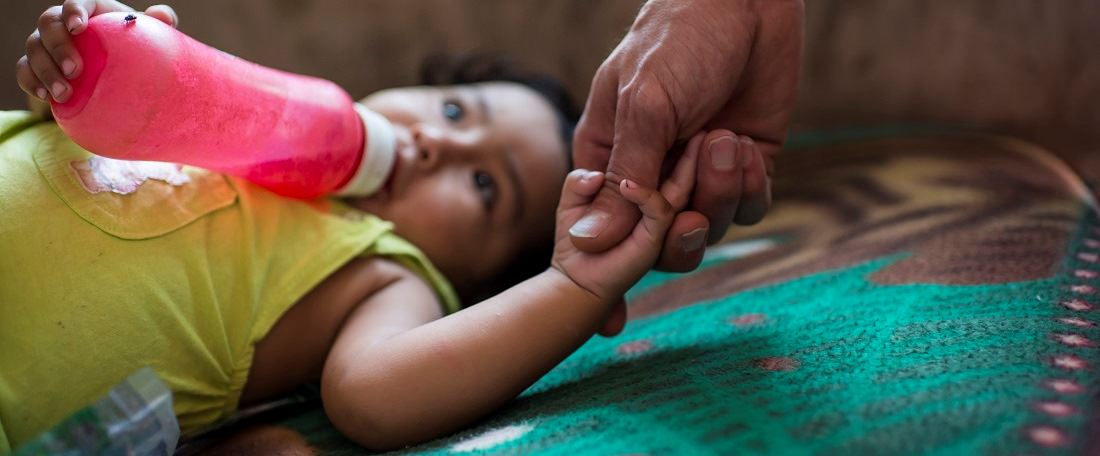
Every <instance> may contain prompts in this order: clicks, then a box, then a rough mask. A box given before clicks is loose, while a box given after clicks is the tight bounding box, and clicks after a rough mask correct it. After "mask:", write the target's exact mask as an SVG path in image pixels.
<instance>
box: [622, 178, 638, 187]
mask: <svg viewBox="0 0 1100 456" xmlns="http://www.w3.org/2000/svg"><path fill="white" fill-rule="evenodd" d="M623 185H625V186H626V188H629V189H635V188H638V183H637V182H634V181H632V180H630V179H623Z"/></svg>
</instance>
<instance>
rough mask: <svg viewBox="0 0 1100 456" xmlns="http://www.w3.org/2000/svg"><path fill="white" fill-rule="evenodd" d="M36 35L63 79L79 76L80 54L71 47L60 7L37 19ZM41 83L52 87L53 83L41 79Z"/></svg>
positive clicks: (71, 40) (70, 39)
mask: <svg viewBox="0 0 1100 456" xmlns="http://www.w3.org/2000/svg"><path fill="white" fill-rule="evenodd" d="M38 34H39V36H40V38H39V39H40V41H41V46H42V48H43V49H45V50H46V52H47V53H49V54H50V58H51V59H52V60H53V63H54V66H55V67H56V68H58V69H60V70H61V74H62V75H64V76H65V78H67V79H72V78H75V77H76V76H77V75H78V74H80V68H81V60H80V54H78V53H77V52H76V47H75V46H73V39H72V35H70V34H69V30H68V29H66V28H65V24H63V23H62V21H61V7H60V6H55V7H52V8H50V9H48V10H46V12H44V13H42V15H41V16H39V17H38ZM28 55H29V54H28ZM42 82H43V83H44V84H45V85H46V86H47V87H52V85H53V82H54V81H47V80H44V79H43V80H42Z"/></svg>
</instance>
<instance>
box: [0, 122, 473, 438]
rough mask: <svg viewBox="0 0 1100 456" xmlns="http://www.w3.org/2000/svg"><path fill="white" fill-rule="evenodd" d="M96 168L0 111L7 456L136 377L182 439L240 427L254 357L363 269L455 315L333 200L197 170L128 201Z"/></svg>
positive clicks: (2, 415) (388, 243) (56, 137)
mask: <svg viewBox="0 0 1100 456" xmlns="http://www.w3.org/2000/svg"><path fill="white" fill-rule="evenodd" d="M94 168H95V159H94V157H92V156H91V155H90V154H89V153H88V152H86V151H84V150H83V149H82V148H80V147H79V146H77V145H75V144H74V143H72V142H71V141H69V139H68V138H67V137H65V135H64V133H62V132H61V130H60V129H59V128H58V127H57V126H56V124H54V123H52V122H43V121H41V120H37V119H35V118H33V117H32V116H31V115H30V114H29V113H26V112H0V454H3V453H7V452H8V451H10V450H11V449H14V448H17V447H18V446H19V445H20V444H21V443H23V442H25V441H27V440H29V439H31V438H33V437H34V436H36V435H37V434H38V433H39V432H41V431H43V430H45V429H47V428H49V427H51V426H52V425H54V424H56V423H57V422H59V421H60V420H62V419H63V418H65V417H66V416H68V415H69V414H71V413H72V412H74V411H76V410H78V409H80V408H81V407H83V406H85V405H87V404H89V403H90V402H92V401H93V400H94V399H95V398H97V397H98V396H100V395H102V394H103V393H105V392H106V391H107V390H108V389H110V387H111V386H113V385H114V384H116V383H118V382H120V381H122V380H123V379H124V378H125V377H126V376H127V375H129V374H130V373H132V372H134V371H136V370H138V369H139V368H141V367H143V366H151V367H152V368H153V370H154V371H156V373H157V374H158V375H160V377H161V378H162V379H163V380H164V381H165V383H167V384H168V386H169V387H170V388H171V389H172V392H173V401H174V408H175V412H176V415H177V416H178V417H179V422H180V427H181V431H182V432H183V433H184V434H186V433H188V432H190V431H193V430H195V429H198V428H200V427H202V426H206V425H209V424H212V423H214V422H215V421H217V420H219V419H221V418H223V417H226V416H228V415H229V414H232V413H233V412H234V411H235V410H236V409H237V403H238V400H239V398H240V394H241V389H242V388H243V387H244V384H245V381H246V380H247V376H248V371H249V367H250V365H251V362H252V354H253V347H254V345H255V344H256V343H257V342H258V341H259V340H261V339H262V338H263V337H264V335H265V334H266V333H267V332H268V331H269V330H270V329H271V328H272V326H274V324H275V323H276V321H277V320H278V319H279V317H280V316H281V315H282V314H283V313H284V312H286V311H287V310H288V309H289V308H290V307H291V306H292V305H294V303H295V302H297V301H298V300H299V299H300V298H301V297H302V296H303V295H304V294H305V293H306V292H308V291H309V290H310V289H312V288H313V287H314V286H316V285H317V284H319V283H320V282H321V281H322V280H324V279H325V278H326V277H327V276H328V275H329V274H331V273H333V272H334V271H336V270H337V269H338V268H340V267H341V266H342V265H344V264H345V263H347V262H348V261H349V260H351V259H352V258H354V257H356V256H364V255H365V256H374V255H383V256H387V257H389V258H392V259H394V260H396V261H399V262H401V263H402V264H404V265H405V266H407V267H409V268H410V269H411V270H413V271H415V272H417V273H418V274H420V275H421V276H422V277H424V278H425V279H426V280H427V281H428V282H429V283H430V284H431V285H432V286H433V287H434V288H435V290H436V292H437V294H438V295H439V297H440V301H441V302H442V303H443V304H444V307H445V309H444V310H445V312H446V313H450V312H454V311H456V310H458V300H457V299H456V298H455V294H454V291H453V290H452V288H451V287H450V285H449V284H448V283H447V282H446V281H445V280H444V279H443V276H442V275H441V274H440V273H439V272H438V271H437V270H436V269H435V268H434V267H432V265H431V264H430V263H429V262H428V260H427V258H426V257H425V256H424V255H423V253H421V252H420V251H419V250H418V249H416V248H415V247H414V246H412V245H411V244H409V243H408V242H406V241H404V240H402V239H401V238H399V237H397V236H396V235H395V234H393V232H392V228H393V227H392V225H391V224H390V223H388V222H385V221H382V220H380V219H378V218H376V217H374V216H371V215H369V214H365V213H362V212H359V211H356V210H354V209H351V208H349V207H347V206H345V205H343V204H341V203H339V202H337V201H333V200H316V201H311V202H302V201H292V200H288V199H284V198H280V197H278V196H276V195H274V194H271V193H270V192H268V191H266V190H263V189H260V188H258V187H255V186H252V185H250V184H247V183H245V182H243V181H240V180H237V179H235V178H230V177H227V176H224V175H221V174H215V173H209V172H206V171H203V170H199V169H196V168H188V167H184V168H183V169H182V171H180V170H178V169H176V168H172V170H173V171H175V174H176V175H175V176H169V177H165V178H163V180H157V179H151V180H146V181H144V183H141V184H140V185H138V186H137V187H136V189H134V190H132V192H131V193H128V194H119V193H116V192H112V191H110V190H106V191H104V190H103V188H101V187H97V186H96V182H97V181H96V180H95V179H91V180H89V176H92V175H94V174H95V169H94ZM173 179H175V180H173ZM89 182H91V184H89ZM108 187H110V186H109V185H108ZM111 188H114V187H111ZM97 191H98V192H97Z"/></svg>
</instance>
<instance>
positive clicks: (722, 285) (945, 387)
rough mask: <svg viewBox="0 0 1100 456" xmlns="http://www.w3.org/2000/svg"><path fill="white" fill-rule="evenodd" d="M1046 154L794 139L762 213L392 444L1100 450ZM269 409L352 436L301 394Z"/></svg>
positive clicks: (1076, 216)
mask: <svg viewBox="0 0 1100 456" xmlns="http://www.w3.org/2000/svg"><path fill="white" fill-rule="evenodd" d="M1051 157H1052V155H1049V154H1047V153H1046V152H1044V151H1042V150H1038V149H1035V148H1033V147H1032V146H1029V145H1026V144H1022V143H1016V142H1012V141H1005V140H1000V139H995V138H982V137H954V136H951V137H939V138H936V137H931V138H928V137H925V138H908V139H892V140H878V141H862V142H861V141H855V142H853V141H848V142H845V143H842V144H839V145H834V146H829V147H819V148H815V149H813V150H804V151H795V152H791V153H789V154H787V155H785V156H784V157H783V158H782V159H781V162H780V164H779V165H780V171H779V180H777V181H776V183H775V187H776V197H775V199H776V201H777V202H778V205H777V206H776V208H775V209H774V210H773V212H772V213H771V214H770V215H769V217H768V219H767V220H766V221H765V222H764V223H762V224H760V225H758V226H755V227H752V228H747V229H736V230H731V232H730V233H729V235H728V236H727V238H726V240H725V243H723V244H722V245H720V246H717V247H714V248H712V249H711V251H710V253H709V254H708V258H707V260H706V262H705V264H704V268H702V269H700V270H699V271H696V272H695V273H692V274H689V275H683V276H681V275H671V274H660V273H653V274H651V275H649V276H647V278H646V279H645V280H644V281H643V282H642V283H641V284H639V285H638V286H637V287H636V288H635V289H634V290H632V293H631V296H630V298H631V301H630V306H631V318H632V319H631V321H630V323H629V324H628V326H627V328H626V330H625V332H624V333H623V334H622V335H621V336H619V337H616V338H613V339H604V338H599V337H597V338H594V339H592V340H591V341H590V342H589V343H588V344H586V345H585V346H584V347H582V349H581V350H579V351H578V352H577V353H575V354H574V355H573V356H571V357H569V358H568V359H567V360H566V361H564V362H563V363H562V364H561V365H559V366H558V367H557V368H556V369H554V370H553V371H552V372H551V373H550V374H549V375H547V376H546V377H544V378H543V379H542V380H540V381H539V382H538V383H537V384H536V385H534V386H533V387H532V388H530V389H529V390H528V391H526V392H525V393H524V394H523V395H522V397H521V398H520V399H518V400H517V401H515V402H514V403H512V404H511V405H510V406H508V407H506V408H505V409H503V410H501V411H500V412H498V413H496V414H494V415H493V416H491V417H489V418H487V419H486V420H485V421H484V422H482V423H479V424H478V425H475V426H473V427H472V428H470V429H468V430H466V431H463V432H460V433H458V434H456V435H454V436H451V437H448V438H445V439H441V440H437V441H434V442H429V443H427V444H424V445H421V446H419V447H416V448H410V449H408V450H407V451H408V452H410V453H448V452H460V453H469V452H489V453H502V454H509V453H511V454H532V453H536V454H569V453H593V452H595V453H599V454H621V453H646V454H671V453H676V454H683V453H714V454H732V453H739V454H744V453H756V452H759V453H772V454H774V453H783V454H803V453H825V454H840V453H847V454H913V453H921V454H979V453H981V454H1074V453H1091V452H1096V451H1100V442H1097V441H1096V439H1097V438H1100V426H1098V419H1100V416H1098V414H1100V400H1098V398H1100V394H1098V393H1100V382H1098V378H1097V377H1098V376H1097V366H1100V352H1098V349H1097V343H1098V342H1100V329H1098V328H1097V326H1096V325H1097V323H1100V310H1098V309H1097V308H1098V307H1100V292H1098V291H1097V289H1100V278H1098V276H1100V258H1098V256H1100V224H1098V223H1097V219H1096V218H1095V214H1094V213H1093V212H1092V209H1091V208H1090V206H1089V205H1090V204H1091V202H1090V200H1089V198H1090V197H1089V196H1088V195H1089V193H1088V192H1089V190H1088V189H1087V187H1086V186H1085V185H1084V184H1083V183H1082V182H1081V181H1080V180H1078V179H1076V178H1075V177H1074V175H1073V173H1072V172H1070V171H1069V169H1068V168H1065V167H1064V165H1061V164H1060V163H1059V162H1057V161H1052V160H1051ZM278 424H279V425H281V426H288V427H290V428H292V429H295V430H297V431H298V432H301V433H302V434H303V435H304V437H305V439H306V440H307V441H308V442H309V443H310V444H311V445H313V446H314V447H315V448H317V449H319V450H322V451H323V452H326V453H329V454H351V453H358V452H360V451H361V450H360V449H358V448H356V447H355V446H354V445H352V444H350V443H349V442H347V441H346V440H344V439H342V438H341V437H340V436H339V434H338V433H336V431H334V430H333V429H332V428H331V427H330V426H329V425H328V424H327V422H326V421H325V419H324V415H323V413H321V411H320V410H319V409H317V408H312V409H309V410H306V411H304V412H301V413H298V414H295V415H293V416H290V417H288V418H283V419H281V420H280V421H279V423H278ZM1090 439H1093V440H1091V441H1090Z"/></svg>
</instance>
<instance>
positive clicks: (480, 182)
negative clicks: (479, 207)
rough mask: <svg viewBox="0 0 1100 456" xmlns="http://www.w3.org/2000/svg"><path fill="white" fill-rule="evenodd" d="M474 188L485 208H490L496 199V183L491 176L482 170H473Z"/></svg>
mask: <svg viewBox="0 0 1100 456" xmlns="http://www.w3.org/2000/svg"><path fill="white" fill-rule="evenodd" d="M474 188H475V189H476V190H477V193H478V195H479V196H480V197H481V201H482V203H484V204H485V210H491V209H492V208H493V205H494V204H496V200H497V184H496V182H495V181H494V180H493V176H490V175H489V174H488V173H485V172H482V171H474Z"/></svg>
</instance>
